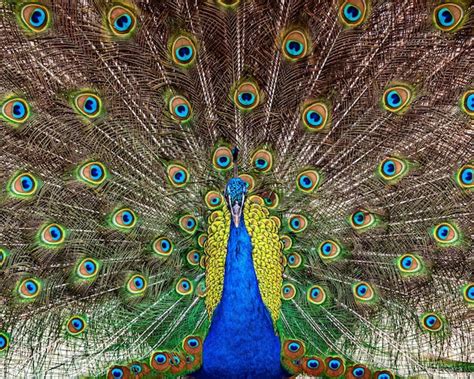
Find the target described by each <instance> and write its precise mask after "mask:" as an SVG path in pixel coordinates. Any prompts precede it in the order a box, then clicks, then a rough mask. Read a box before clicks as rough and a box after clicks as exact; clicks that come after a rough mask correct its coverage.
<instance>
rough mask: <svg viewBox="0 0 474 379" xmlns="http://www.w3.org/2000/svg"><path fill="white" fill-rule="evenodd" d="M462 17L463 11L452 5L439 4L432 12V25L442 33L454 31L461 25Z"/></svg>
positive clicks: (456, 5)
mask: <svg viewBox="0 0 474 379" xmlns="http://www.w3.org/2000/svg"><path fill="white" fill-rule="evenodd" d="M463 17H464V9H463V8H462V7H460V6H459V5H458V4H454V3H446V4H440V5H438V6H437V7H436V8H435V10H434V12H433V22H434V25H435V26H436V27H437V28H438V29H440V30H442V31H443V32H449V31H454V30H455V29H456V28H457V27H458V26H460V25H461V23H462V20H463Z"/></svg>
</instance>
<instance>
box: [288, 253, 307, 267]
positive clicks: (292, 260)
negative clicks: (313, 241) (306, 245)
mask: <svg viewBox="0 0 474 379" xmlns="http://www.w3.org/2000/svg"><path fill="white" fill-rule="evenodd" d="M286 260H287V262H288V267H289V268H298V267H300V266H301V264H302V263H303V258H301V255H299V254H298V253H294V252H293V253H290V254H288V256H287V257H286Z"/></svg>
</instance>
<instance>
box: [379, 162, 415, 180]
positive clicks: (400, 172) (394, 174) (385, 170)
mask: <svg viewBox="0 0 474 379" xmlns="http://www.w3.org/2000/svg"><path fill="white" fill-rule="evenodd" d="M407 173H408V163H407V162H406V161H404V160H403V159H399V158H395V157H387V158H385V159H384V160H383V161H382V162H380V164H379V166H378V174H379V176H380V177H381V178H382V179H383V180H384V181H385V182H387V183H389V184H392V183H395V182H397V181H398V180H400V179H401V178H403V177H404V176H405V175H406V174H407Z"/></svg>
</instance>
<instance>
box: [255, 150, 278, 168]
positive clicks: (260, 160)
mask: <svg viewBox="0 0 474 379" xmlns="http://www.w3.org/2000/svg"><path fill="white" fill-rule="evenodd" d="M252 166H253V168H254V169H255V170H256V171H259V172H262V173H264V172H268V171H270V170H271V169H272V166H273V156H272V154H271V153H270V152H269V151H268V150H264V149H260V150H257V151H256V152H255V153H254V154H253V155H252Z"/></svg>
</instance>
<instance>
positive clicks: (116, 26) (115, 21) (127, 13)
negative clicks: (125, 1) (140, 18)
mask: <svg viewBox="0 0 474 379" xmlns="http://www.w3.org/2000/svg"><path fill="white" fill-rule="evenodd" d="M107 21H108V25H109V29H110V31H111V32H112V33H113V34H114V35H115V36H117V37H120V38H127V37H130V36H131V35H132V33H133V31H134V30H135V27H136V24H137V19H136V16H135V15H134V14H133V13H132V11H131V10H130V9H127V8H125V7H123V6H121V5H116V6H114V7H112V8H111V9H110V11H109V14H108V16H107Z"/></svg>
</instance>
